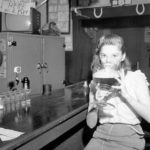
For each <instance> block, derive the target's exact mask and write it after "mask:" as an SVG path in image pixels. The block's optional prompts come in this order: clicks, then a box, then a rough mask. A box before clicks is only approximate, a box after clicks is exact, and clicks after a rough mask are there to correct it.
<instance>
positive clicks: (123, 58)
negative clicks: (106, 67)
mask: <svg viewBox="0 0 150 150" xmlns="http://www.w3.org/2000/svg"><path fill="white" fill-rule="evenodd" d="M125 58H126V53H123V55H122V59H121V61H124V60H125Z"/></svg>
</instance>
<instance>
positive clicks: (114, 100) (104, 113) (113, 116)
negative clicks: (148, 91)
mask: <svg viewBox="0 0 150 150" xmlns="http://www.w3.org/2000/svg"><path fill="white" fill-rule="evenodd" d="M93 78H100V77H99V73H94V74H93ZM140 80H141V81H142V82H145V84H147V86H149V83H148V82H147V80H146V76H145V74H143V73H142V72H141V71H140V70H137V71H134V72H133V71H128V72H127V74H126V76H125V86H126V88H127V90H128V92H129V94H130V95H131V96H132V97H134V98H135V100H138V99H137V98H136V95H135V92H134V91H135V89H136V88H138V87H139V86H140V85H138V81H140ZM141 81H140V82H141ZM141 92H142V91H141ZM110 93H111V92H109V91H102V90H100V89H98V88H97V89H96V92H95V94H94V95H93V94H92V92H90V96H89V99H90V100H89V108H88V110H90V109H91V107H92V105H93V102H94V101H95V100H97V102H98V103H99V102H101V101H102V100H103V97H104V95H109V94H110ZM99 122H100V123H101V124H103V123H125V124H132V125H135V124H138V123H140V118H139V116H138V115H137V114H136V112H135V111H134V110H133V109H132V108H131V107H130V106H129V104H127V103H126V102H125V100H123V99H122V98H121V97H120V96H118V94H117V93H114V94H112V96H111V97H109V96H108V100H107V105H106V106H104V107H100V109H99Z"/></svg>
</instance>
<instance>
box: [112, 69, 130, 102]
mask: <svg viewBox="0 0 150 150" xmlns="http://www.w3.org/2000/svg"><path fill="white" fill-rule="evenodd" d="M119 76H120V78H119V77H116V78H115V79H116V80H117V81H118V82H119V86H112V88H114V89H117V90H118V93H119V96H120V97H121V98H122V99H123V100H124V101H125V102H129V101H131V100H132V99H133V97H132V96H131V95H130V94H129V92H128V89H127V87H126V83H125V73H124V70H121V71H119Z"/></svg>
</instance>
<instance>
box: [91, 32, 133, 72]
mask: <svg viewBox="0 0 150 150" xmlns="http://www.w3.org/2000/svg"><path fill="white" fill-rule="evenodd" d="M104 45H117V46H118V47H119V49H120V51H122V53H123V54H126V50H125V47H124V40H123V38H122V37H121V36H119V35H117V34H112V33H110V34H107V35H103V36H102V37H100V39H99V41H98V45H97V48H96V50H95V54H94V56H93V61H92V63H91V70H92V71H93V72H96V71H97V70H99V69H101V68H102V64H101V60H100V57H99V53H100V51H101V48H102V47H103V46H104ZM120 67H121V68H123V69H124V70H125V72H127V71H128V70H131V63H130V61H129V59H128V58H127V56H126V57H125V59H124V61H122V62H121V66H120Z"/></svg>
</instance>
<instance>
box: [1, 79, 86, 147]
mask: <svg viewBox="0 0 150 150" xmlns="http://www.w3.org/2000/svg"><path fill="white" fill-rule="evenodd" d="M87 97H88V96H87V95H86V94H85V90H84V88H83V82H80V83H77V84H73V85H71V86H67V87H65V88H64V89H59V90H55V91H53V92H52V93H51V95H40V94H39V95H32V94H31V95H30V98H28V99H26V100H25V101H20V104H18V106H19V107H18V106H17V105H15V104H13V105H14V106H10V108H7V111H6V110H5V112H2V111H3V110H1V117H0V127H1V128H5V129H11V130H15V131H20V132H23V133H24V134H22V135H21V136H19V137H17V138H15V139H13V140H9V141H4V142H3V141H1V143H0V149H1V150H13V149H17V150H37V149H41V148H42V147H44V146H45V145H47V144H49V143H50V142H52V141H54V140H55V139H57V138H58V137H60V136H61V135H63V134H64V133H65V132H67V131H68V130H70V129H71V128H73V127H74V126H76V125H77V124H79V123H80V122H82V121H83V120H85V116H86V113H87V107H88V98H87Z"/></svg>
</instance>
